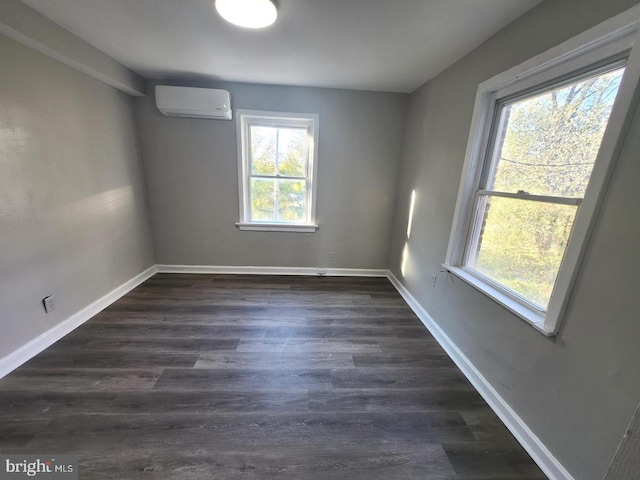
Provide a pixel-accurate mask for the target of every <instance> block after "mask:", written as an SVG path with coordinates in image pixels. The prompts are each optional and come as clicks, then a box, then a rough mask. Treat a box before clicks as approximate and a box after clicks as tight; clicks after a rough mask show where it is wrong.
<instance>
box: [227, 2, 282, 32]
mask: <svg viewBox="0 0 640 480" xmlns="http://www.w3.org/2000/svg"><path fill="white" fill-rule="evenodd" d="M215 5H216V10H217V11H218V13H219V14H220V16H222V18H224V19H225V20H226V21H227V22H230V23H233V24H234V25H238V26H239V27H245V28H264V27H268V26H269V25H271V24H272V23H273V22H275V21H276V17H277V16H278V12H277V10H276V6H275V5H274V3H273V2H272V1H271V0H215Z"/></svg>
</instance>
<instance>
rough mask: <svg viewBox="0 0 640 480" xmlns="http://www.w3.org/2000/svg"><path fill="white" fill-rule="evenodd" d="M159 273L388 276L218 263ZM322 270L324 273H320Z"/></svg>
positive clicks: (345, 270)
mask: <svg viewBox="0 0 640 480" xmlns="http://www.w3.org/2000/svg"><path fill="white" fill-rule="evenodd" d="M156 267H157V268H158V273H207V274H237V275H320V276H327V277H387V276H388V273H389V271H388V270H386V269H370V268H321V269H319V268H315V267H240V266H217V265H156ZM319 271H322V272H323V273H319Z"/></svg>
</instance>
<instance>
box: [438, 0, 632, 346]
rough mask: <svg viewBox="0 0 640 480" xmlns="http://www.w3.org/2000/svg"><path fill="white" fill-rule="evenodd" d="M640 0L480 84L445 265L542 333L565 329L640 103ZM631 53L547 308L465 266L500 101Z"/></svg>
mask: <svg viewBox="0 0 640 480" xmlns="http://www.w3.org/2000/svg"><path fill="white" fill-rule="evenodd" d="M639 24H640V6H636V7H633V8H631V9H629V10H627V11H626V12H623V13H621V14H619V15H617V16H615V17H612V18H610V19H609V20H607V21H605V22H603V23H601V24H599V25H597V26H595V27H593V28H591V29H589V30H587V31H586V32H584V33H582V34H580V35H578V36H576V37H573V38H571V39H570V40H568V41H566V42H564V43H562V44H560V45H558V46H557V47H554V48H552V49H550V50H548V51H546V52H544V53H542V54H540V55H538V56H536V57H534V58H532V59H530V60H528V61H526V62H524V63H522V64H520V65H518V66H516V67H514V68H512V69H510V70H507V71H506V72H503V73H501V74H499V75H496V76H495V77H493V78H491V79H489V80H487V81H485V82H483V83H482V84H480V86H479V87H478V92H477V95H476V101H475V106H474V110H473V117H472V121H471V130H470V134H469V140H468V142H467V152H466V156H465V163H464V167H463V172H462V179H461V182H460V187H459V190H458V199H457V202H456V209H455V214H454V219H453V225H452V229H451V235H450V237H449V246H448V249H447V256H446V258H445V263H444V264H443V266H444V268H445V269H446V270H448V271H449V272H451V273H452V274H454V275H456V276H457V277H459V278H461V279H462V280H464V281H465V282H467V283H469V284H470V285H471V286H473V287H475V288H476V289H478V290H480V291H481V292H483V293H485V294H486V295H488V296H489V297H490V298H492V299H493V300H495V301H496V302H498V303H499V304H501V305H502V306H504V307H505V308H507V309H508V310H510V311H511V312H513V313H514V314H516V315H517V316H519V317H520V318H522V319H524V320H525V321H526V322H528V323H529V324H530V325H531V326H533V327H534V328H535V329H536V330H538V331H540V332H541V333H543V334H545V335H548V336H551V335H556V334H557V333H558V331H559V328H560V325H561V322H562V319H563V317H564V315H565V312H566V309H567V306H568V304H569V301H570V297H571V291H572V289H573V287H574V284H575V281H576V278H577V276H578V273H579V269H580V265H581V263H582V260H583V257H584V254H585V251H586V247H587V245H588V242H589V238H590V236H591V234H592V232H593V228H594V226H595V221H596V218H597V215H598V212H599V209H600V206H601V204H602V201H603V198H604V195H605V191H606V187H607V184H608V182H609V179H610V177H611V174H612V172H613V170H614V167H615V163H616V160H617V158H618V156H619V153H620V149H621V148H622V142H623V141H624V137H625V135H626V132H627V130H628V128H629V125H630V123H631V119H632V117H633V114H634V113H635V107H636V106H637V104H638V97H639V95H640V93H639V81H640V48H639V47H638V44H640V42H638V41H637V38H638V35H639V34H638V30H639ZM621 58H627V61H626V70H625V74H624V77H623V79H622V82H621V84H620V88H619V90H618V95H617V97H616V100H615V103H614V106H613V109H612V111H611V115H610V117H609V123H608V125H607V128H606V131H605V134H604V137H603V139H602V143H601V145H600V150H599V152H598V155H597V158H596V162H595V165H594V168H593V171H592V173H591V178H590V181H589V185H588V187H587V190H586V193H585V197H584V199H583V200H582V201H581V202H580V206H579V208H578V212H577V215H576V218H575V222H574V225H573V229H572V232H571V236H570V238H569V242H568V244H567V247H566V249H565V254H564V257H563V260H562V263H561V265H560V270H559V272H558V276H557V279H556V283H555V285H554V288H553V293H552V295H551V299H550V301H549V305H548V307H547V309H546V312H544V311H540V310H538V309H536V308H534V307H533V306H532V305H531V304H529V303H528V302H523V301H522V298H521V297H520V298H518V296H517V295H514V294H513V293H512V292H510V291H509V290H508V289H506V288H503V287H501V286H500V285H497V284H496V283H493V282H492V281H490V280H489V279H487V277H484V276H483V275H481V274H479V273H478V272H477V271H475V270H473V269H471V268H468V267H466V266H465V265H464V255H465V249H466V245H467V242H468V238H469V235H470V234H471V229H472V228H473V216H474V213H475V210H474V200H475V195H476V192H477V191H478V188H479V186H480V182H481V175H482V171H483V166H484V164H485V162H488V161H491V159H490V157H489V155H488V154H487V151H488V150H490V148H491V145H490V142H491V130H492V127H493V123H494V121H495V114H496V109H497V108H499V106H498V101H499V100H500V99H502V98H505V97H509V96H513V95H514V94H517V93H521V92H527V91H532V90H535V89H539V88H542V87H545V86H548V85H552V84H554V83H558V82H559V81H562V80H563V79H567V78H571V77H573V76H575V75H576V74H577V73H579V72H581V71H586V70H588V69H591V68H596V67H597V66H599V65H602V64H604V63H605V62H607V63H608V62H609V61H614V60H616V59H621Z"/></svg>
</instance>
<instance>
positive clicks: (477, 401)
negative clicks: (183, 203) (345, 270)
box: [0, 274, 546, 480]
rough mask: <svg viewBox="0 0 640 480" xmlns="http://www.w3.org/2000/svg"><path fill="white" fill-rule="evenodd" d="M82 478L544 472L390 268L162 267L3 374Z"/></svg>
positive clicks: (482, 478)
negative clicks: (244, 270) (182, 270)
mask: <svg viewBox="0 0 640 480" xmlns="http://www.w3.org/2000/svg"><path fill="white" fill-rule="evenodd" d="M0 452H2V453H24V454H27V453H58V454H62V453H71V454H77V455H78V456H79V458H80V478H82V479H106V478H109V479H112V478H123V479H128V480H137V479H148V478H153V479H188V480H190V479H221V480H226V479H229V480H235V479H292V480H294V479H296V480H297V479H300V480H333V479H350V480H359V479H362V480H378V479H381V480H382V479H384V480H404V479H406V480H409V479H411V480H413V479H426V480H455V479H457V480H494V479H495V480H534V479H535V480H538V479H544V478H546V477H545V476H544V475H543V474H542V472H541V471H540V470H539V469H538V467H537V466H536V465H535V464H534V463H533V461H532V460H531V459H530V458H529V456H528V455H527V454H526V452H525V451H524V450H523V449H522V447H521V446H520V445H519V444H518V443H517V442H516V441H515V439H514V438H513V437H512V436H511V434H510V433H509V431H508V430H507V429H506V428H505V427H504V425H502V423H501V422H500V421H499V419H498V418H497V417H496V416H495V415H494V414H493V412H492V411H491V410H490V409H489V407H488V406H487V405H486V404H485V402H484V401H483V400H482V398H481V397H480V395H479V394H478V393H477V392H476V391H475V390H474V389H473V387H472V386H471V385H470V384H469V382H468V381H467V380H466V379H465V377H464V376H463V375H462V373H461V372H460V371H459V370H458V369H457V368H456V366H455V365H454V364H453V362H452V361H451V360H450V359H449V358H448V357H447V355H446V354H445V353H444V351H443V350H442V349H441V348H440V346H439V345H438V344H437V342H436V341H435V340H434V339H433V337H431V335H430V334H429V333H428V331H427V330H426V329H425V328H424V327H423V326H422V324H421V323H420V321H419V320H418V318H417V317H416V316H415V315H414V314H413V313H412V311H411V310H410V309H409V307H408V306H407V305H406V304H405V303H404V301H403V299H402V298H401V297H400V296H399V295H398V293H397V292H396V291H395V289H394V288H393V286H392V285H391V284H390V283H389V282H388V280H386V279H376V278H353V277H348V278H347V277H280V276H233V275H184V274H182V275H177V274H158V275H155V276H154V277H153V278H151V279H149V280H148V281H147V282H145V283H144V284H143V285H141V286H140V287H138V288H136V289H135V290H134V291H132V292H130V293H129V294H128V295H126V296H124V297H123V298H122V299H120V300H119V301H118V302H116V303H115V304H113V305H112V306H111V307H109V308H108V309H106V310H104V311H103V312H101V313H100V314H98V315H97V316H96V317H94V318H93V319H91V320H90V321H89V322H87V323H86V324H84V325H83V326H81V327H80V328H78V329H77V330H76V331H74V332H72V333H71V334H69V335H67V336H66V337H65V338H63V339H62V340H60V341H59V342H57V343H56V344H54V345H53V346H51V347H50V348H49V349H47V350H46V351H44V352H42V353H41V354H40V355H38V356H37V357H35V358H34V359H32V360H31V361H29V362H28V363H27V364H25V365H23V366H22V367H20V368H19V369H18V370H16V371H15V372H13V373H11V374H10V375H8V376H7V377H5V378H4V379H2V380H0Z"/></svg>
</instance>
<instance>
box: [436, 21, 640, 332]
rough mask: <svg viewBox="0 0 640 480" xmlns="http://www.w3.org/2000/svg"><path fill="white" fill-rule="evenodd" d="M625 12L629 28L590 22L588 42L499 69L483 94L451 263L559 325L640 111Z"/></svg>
mask: <svg viewBox="0 0 640 480" xmlns="http://www.w3.org/2000/svg"><path fill="white" fill-rule="evenodd" d="M616 21H620V23H621V25H625V26H624V28H620V29H619V30H618V31H617V32H616V33H614V34H608V35H604V36H600V37H595V38H591V39H589V38H588V37H589V35H591V33H590V32H585V34H584V35H583V38H582V39H581V40H584V43H583V44H580V43H579V42H578V41H577V40H575V39H572V40H569V41H568V42H566V43H565V44H563V45H560V46H558V47H556V48H555V49H552V50H550V51H549V52H545V53H544V54H541V55H540V56H538V57H536V58H535V59H532V60H530V61H529V62H525V63H524V64H522V65H519V66H517V67H514V68H513V69H511V70H509V71H508V72H505V73H503V74H500V75H497V76H496V77H494V78H493V79H490V80H488V81H486V82H484V83H483V84H482V85H480V88H479V89H478V95H477V97H476V105H475V109H474V116H473V120H472V129H471V133H470V138H469V144H468V147H467V157H466V160H465V168H464V172H463V178H462V182H461V186H460V190H459V194H458V203H457V205H456V213H455V218H454V222H453V229H452V232H451V237H450V241H449V249H448V251H447V258H446V260H445V264H444V266H445V268H447V270H449V271H450V272H451V273H453V274H455V275H457V276H458V277H460V278H461V279H463V280H465V281H466V282H468V283H469V284H471V285H472V286H474V287H476V288H477V289H479V290H480V291H482V292H484V293H485V294H487V295H488V296H490V297H491V298H493V299H494V300H496V301H497V302H499V303H501V304H502V305H503V306H505V307H506V308H508V309H509V310H511V311H512V312H513V313H515V314H517V315H519V316H520V317H522V318H523V319H525V320H527V321H528V322H529V323H531V324H532V325H533V326H534V327H536V328H537V329H538V330H540V331H542V332H543V333H545V334H547V335H553V334H555V333H557V331H558V328H559V325H560V321H561V318H562V316H563V314H564V311H565V309H566V306H567V302H568V299H569V294H570V292H571V288H572V286H573V284H574V283H575V278H576V275H577V271H578V267H579V264H580V261H581V260H580V259H581V256H582V255H583V253H584V246H585V245H586V242H587V240H588V232H589V231H590V229H591V228H592V226H593V222H594V219H595V214H596V212H597V208H598V204H599V202H600V201H601V198H602V194H601V192H603V191H604V187H605V182H606V179H607V177H608V176H609V175H610V172H611V170H612V168H613V165H614V162H615V158H614V156H615V152H616V145H617V144H619V142H620V141H621V139H622V138H623V134H624V133H623V132H624V131H625V125H628V123H629V122H630V119H631V116H632V113H633V112H632V109H630V105H631V103H632V97H633V89H634V88H635V87H634V85H637V83H638V72H637V71H636V68H635V67H634V68H633V69H630V68H627V61H628V58H629V57H630V51H631V49H632V48H633V45H634V42H635V33H636V32H637V22H636V19H632V20H630V24H631V25H628V24H625V23H624V22H626V21H627V20H626V18H624V17H622V16H621V17H619V18H618V19H617V20H616ZM592 32H595V33H594V36H595V35H602V31H601V30H599V29H593V30H592ZM585 45H588V47H585ZM626 70H631V71H633V74H632V77H633V78H631V79H627V75H626V74H625V71H626ZM623 79H624V82H623ZM625 82H626V85H627V87H626V88H625ZM623 91H624V92H625V93H623ZM616 112H617V113H616ZM614 116H615V118H614Z"/></svg>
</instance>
